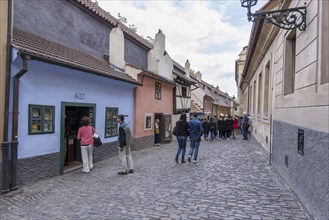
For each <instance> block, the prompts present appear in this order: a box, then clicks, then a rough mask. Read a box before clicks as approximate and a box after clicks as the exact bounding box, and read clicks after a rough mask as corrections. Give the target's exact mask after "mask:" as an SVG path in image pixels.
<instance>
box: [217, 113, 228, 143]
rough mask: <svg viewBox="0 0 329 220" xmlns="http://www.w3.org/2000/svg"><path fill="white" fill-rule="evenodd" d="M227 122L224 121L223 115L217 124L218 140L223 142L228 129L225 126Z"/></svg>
mask: <svg viewBox="0 0 329 220" xmlns="http://www.w3.org/2000/svg"><path fill="white" fill-rule="evenodd" d="M225 123H226V122H225V120H224V115H223V114H220V118H219V120H218V122H217V127H218V139H219V140H222V139H224V138H225V127H226V124H225Z"/></svg>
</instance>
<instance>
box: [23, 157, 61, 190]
mask: <svg viewBox="0 0 329 220" xmlns="http://www.w3.org/2000/svg"><path fill="white" fill-rule="evenodd" d="M59 161H60V153H59V152H58V153H52V154H46V155H42V156H36V157H29V158H24V159H19V160H18V162H17V184H18V185H20V184H22V183H23V184H26V183H29V182H35V181H38V180H40V179H43V178H46V177H52V176H58V175H59V173H60V169H59V168H60V162H59Z"/></svg>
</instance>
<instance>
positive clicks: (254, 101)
mask: <svg viewBox="0 0 329 220" xmlns="http://www.w3.org/2000/svg"><path fill="white" fill-rule="evenodd" d="M256 85H257V81H256V80H255V81H254V86H253V97H252V101H253V115H254V116H256V115H257V108H256V107H257V106H256V88H257V87H256Z"/></svg>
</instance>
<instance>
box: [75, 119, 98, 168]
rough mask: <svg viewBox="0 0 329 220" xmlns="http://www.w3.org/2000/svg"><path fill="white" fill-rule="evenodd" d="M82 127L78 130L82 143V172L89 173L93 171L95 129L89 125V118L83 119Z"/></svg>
mask: <svg viewBox="0 0 329 220" xmlns="http://www.w3.org/2000/svg"><path fill="white" fill-rule="evenodd" d="M81 125H82V127H80V128H79V130H78V136H77V139H78V140H79V141H80V147H81V157H82V164H83V167H82V172H83V173H89V172H90V171H91V170H92V169H93V166H94V165H93V149H94V139H93V134H94V133H95V129H94V128H93V127H92V126H90V125H89V117H88V116H84V117H82V119H81Z"/></svg>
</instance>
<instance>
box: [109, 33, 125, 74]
mask: <svg viewBox="0 0 329 220" xmlns="http://www.w3.org/2000/svg"><path fill="white" fill-rule="evenodd" d="M109 41H110V42H109V45H110V48H109V54H110V60H109V62H110V63H111V64H112V65H114V66H116V67H119V68H120V69H123V70H124V69H125V67H126V62H125V60H124V56H125V47H124V35H123V32H122V30H121V29H120V28H119V27H116V28H113V29H112V30H111V32H110V37H109Z"/></svg>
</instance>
